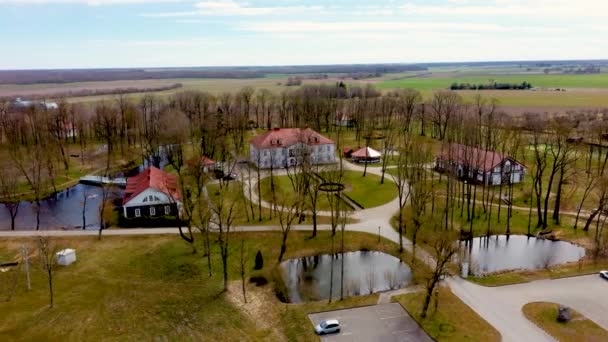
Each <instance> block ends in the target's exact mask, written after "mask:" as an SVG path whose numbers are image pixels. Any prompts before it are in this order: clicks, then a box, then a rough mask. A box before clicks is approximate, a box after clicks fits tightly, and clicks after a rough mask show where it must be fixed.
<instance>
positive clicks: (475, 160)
mask: <svg viewBox="0 0 608 342" xmlns="http://www.w3.org/2000/svg"><path fill="white" fill-rule="evenodd" d="M438 157H439V158H441V159H443V160H450V161H452V162H454V163H457V164H462V165H467V166H469V167H471V166H472V167H474V168H475V169H481V170H483V171H484V172H487V171H490V170H492V169H493V168H494V167H496V166H498V165H500V163H502V161H503V160H505V159H512V158H511V157H509V156H503V155H502V154H500V153H497V152H494V151H490V150H488V151H487V154H486V150H483V149H479V148H477V147H472V146H467V145H462V144H450V147H449V149H448V151H443V152H441V153H440V154H439V156H438Z"/></svg>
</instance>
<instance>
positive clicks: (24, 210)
mask: <svg viewBox="0 0 608 342" xmlns="http://www.w3.org/2000/svg"><path fill="white" fill-rule="evenodd" d="M121 193H122V191H121V190H119V189H116V190H114V191H112V192H111V194H110V196H109V198H115V197H120V196H121ZM85 197H86V207H85ZM102 197H103V193H102V188H101V187H97V186H93V185H85V184H77V185H75V186H73V187H70V188H68V189H66V190H64V191H60V192H58V193H57V194H55V195H54V196H52V197H49V198H46V199H44V200H42V201H40V229H51V228H52V229H75V228H76V229H81V228H82V223H83V220H82V212H83V208H84V209H85V210H84V212H85V218H86V228H87V229H98V228H99V222H100V220H99V209H100V205H101V199H102ZM35 208H36V207H35V203H34V202H28V201H22V202H21V203H20V204H19V210H18V212H17V217H16V218H15V229H16V230H32V229H35V228H36V209H35ZM9 229H11V216H10V213H9V211H8V209H7V208H6V207H5V206H4V205H3V204H0V230H9Z"/></svg>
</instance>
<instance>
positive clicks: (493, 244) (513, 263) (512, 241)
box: [461, 235, 585, 275]
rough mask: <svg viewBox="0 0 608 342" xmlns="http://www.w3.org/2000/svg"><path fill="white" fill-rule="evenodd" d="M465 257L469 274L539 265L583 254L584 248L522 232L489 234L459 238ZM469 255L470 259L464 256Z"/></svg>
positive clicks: (569, 259) (537, 267)
mask: <svg viewBox="0 0 608 342" xmlns="http://www.w3.org/2000/svg"><path fill="white" fill-rule="evenodd" d="M461 243H462V247H463V249H464V250H465V254H466V255H465V261H467V260H468V261H469V265H470V270H471V273H472V274H473V275H483V274H487V273H493V272H499V271H506V270H515V269H529V270H534V269H542V268H545V267H546V266H554V265H559V264H564V263H568V262H574V261H578V260H579V259H581V258H582V257H584V256H585V249H584V248H583V247H579V246H577V245H575V244H572V243H570V242H566V241H551V240H546V239H539V238H535V237H527V236H525V235H511V236H509V237H507V236H506V235H493V236H490V237H489V238H486V237H479V238H474V239H473V242H472V243H469V242H466V241H463V242H461ZM469 256H470V259H469V258H468V257H469Z"/></svg>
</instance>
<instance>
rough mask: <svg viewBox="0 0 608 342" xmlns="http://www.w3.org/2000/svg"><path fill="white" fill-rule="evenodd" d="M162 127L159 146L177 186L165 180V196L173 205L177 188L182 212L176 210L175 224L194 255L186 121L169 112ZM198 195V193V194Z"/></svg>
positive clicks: (165, 114)
mask: <svg viewBox="0 0 608 342" xmlns="http://www.w3.org/2000/svg"><path fill="white" fill-rule="evenodd" d="M162 123H163V127H164V128H165V129H164V131H163V133H162V135H161V136H160V137H159V138H160V142H161V144H163V146H165V152H166V157H167V161H168V163H169V165H171V166H172V167H173V169H174V170H175V172H176V173H177V184H173V179H169V178H167V179H166V181H167V184H166V187H167V189H169V191H168V193H167V195H169V196H170V197H171V201H172V202H173V203H177V202H178V198H174V196H173V192H172V191H170V190H171V189H173V188H175V187H177V188H178V189H179V193H180V194H181V203H182V208H183V210H178V214H177V222H178V229H179V235H180V237H181V238H182V239H183V240H184V241H186V242H187V243H188V244H190V247H191V248H192V254H195V253H196V246H195V244H194V240H195V239H194V234H193V233H192V222H193V219H194V208H195V202H194V199H193V198H192V193H191V192H190V190H189V189H188V187H187V177H186V175H185V173H186V172H185V171H186V170H185V163H186V162H185V158H184V154H185V152H184V145H185V144H186V143H187V139H188V130H187V127H188V119H187V117H186V116H185V115H184V114H183V113H182V112H178V111H169V112H166V113H164V114H163V116H162ZM195 163H197V164H199V166H198V167H199V168H200V159H197V160H196V161H195ZM190 171H191V174H192V172H196V174H195V176H200V173H199V172H198V171H196V169H190ZM196 186H197V189H196V191H197V192H199V191H200V188H199V187H202V186H203V184H201V183H200V180H197V182H196ZM199 194H200V193H199ZM182 222H185V224H186V229H187V234H186V233H184V231H183V229H182Z"/></svg>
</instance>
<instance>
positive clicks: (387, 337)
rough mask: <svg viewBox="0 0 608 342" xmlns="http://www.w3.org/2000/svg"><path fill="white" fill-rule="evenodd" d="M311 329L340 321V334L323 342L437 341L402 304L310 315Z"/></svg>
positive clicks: (323, 339)
mask: <svg viewBox="0 0 608 342" xmlns="http://www.w3.org/2000/svg"><path fill="white" fill-rule="evenodd" d="M308 318H309V319H310V320H311V321H312V326H311V329H313V327H314V326H315V325H317V324H319V322H321V321H323V320H327V319H337V320H338V321H340V326H341V330H340V333H337V334H331V335H325V336H321V341H416V342H418V341H423V342H425V341H429V342H430V341H433V340H432V339H431V338H430V337H429V336H428V335H427V334H426V333H425V332H424V331H423V330H422V328H420V326H419V325H418V323H416V321H414V320H413V319H412V318H411V317H410V315H409V314H408V313H407V312H405V310H403V308H402V307H401V305H399V303H390V304H379V305H373V306H366V307H361V308H354V309H344V310H336V311H327V312H319V313H315V314H310V315H308Z"/></svg>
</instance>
